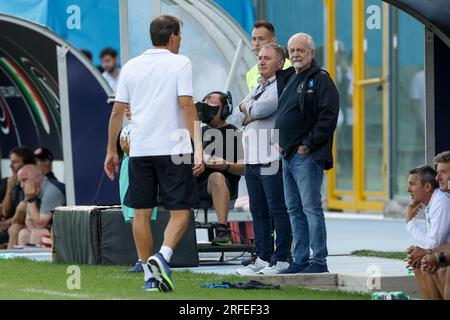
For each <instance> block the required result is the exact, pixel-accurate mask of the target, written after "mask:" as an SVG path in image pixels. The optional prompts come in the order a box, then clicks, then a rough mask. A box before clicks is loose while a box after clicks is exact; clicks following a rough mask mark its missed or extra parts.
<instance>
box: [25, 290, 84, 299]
mask: <svg viewBox="0 0 450 320" xmlns="http://www.w3.org/2000/svg"><path fill="white" fill-rule="evenodd" d="M21 291H23V292H33V293H44V294H48V295H53V296H62V297H72V298H89V295H87V294H78V293H67V292H59V291H50V290H41V289H34V288H27V289H22V290H21Z"/></svg>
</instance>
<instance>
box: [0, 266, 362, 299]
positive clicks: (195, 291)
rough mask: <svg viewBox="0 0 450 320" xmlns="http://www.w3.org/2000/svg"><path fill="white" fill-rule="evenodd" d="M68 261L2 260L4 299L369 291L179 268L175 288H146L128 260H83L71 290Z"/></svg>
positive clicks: (304, 295) (330, 295) (336, 295)
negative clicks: (248, 284)
mask: <svg viewBox="0 0 450 320" xmlns="http://www.w3.org/2000/svg"><path fill="white" fill-rule="evenodd" d="M67 269H68V265H61V264H52V263H48V262H33V261H29V260H24V259H14V260H0V299H45V300H47V299H57V300H65V299H83V300H92V299H101V300H107V299H135V300H141V299H152V300H159V299H165V300H175V299H179V300H185V299H192V300H241V299H248V300H254V299H257V300H272V299H273V300H323V299H326V300H336V299H341V300H361V299H370V296H369V295H365V294H352V293H344V292H338V291H319V290H311V289H304V288H297V287H289V286H288V287H282V289H281V290H236V289H204V288H201V287H200V286H201V285H202V284H204V283H211V282H215V283H219V282H221V281H230V282H242V281H244V279H243V278H240V277H237V276H222V275H215V274H196V273H192V272H187V271H182V272H174V281H175V286H176V287H175V291H174V292H171V293H146V292H143V290H142V285H143V276H142V274H129V273H126V272H124V270H126V267H123V266H80V284H81V289H80V290H69V289H68V288H67V282H68V280H69V283H70V277H71V275H72V273H67Z"/></svg>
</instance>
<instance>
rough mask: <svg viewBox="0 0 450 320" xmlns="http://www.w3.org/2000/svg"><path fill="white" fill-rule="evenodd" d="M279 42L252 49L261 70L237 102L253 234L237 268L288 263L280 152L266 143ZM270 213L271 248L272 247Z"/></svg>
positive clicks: (280, 59) (264, 270) (257, 269)
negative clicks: (247, 255) (249, 252)
mask: <svg viewBox="0 0 450 320" xmlns="http://www.w3.org/2000/svg"><path fill="white" fill-rule="evenodd" d="M284 62H285V53H284V48H283V47H281V46H279V45H277V44H267V45H265V46H263V47H262V49H261V50H260V52H259V54H258V70H259V72H260V74H261V78H260V79H259V85H257V86H256V87H255V88H253V90H252V91H251V92H250V94H249V95H248V96H247V98H246V99H245V100H244V101H243V102H242V103H241V104H240V106H239V108H240V110H241V112H243V113H244V114H245V120H244V125H245V129H244V134H243V138H242V139H243V145H244V158H245V181H246V183H247V190H248V195H249V200H250V211H251V213H252V218H253V230H254V234H255V246H256V255H257V258H256V260H255V261H254V262H253V263H251V264H249V265H247V266H246V267H244V268H240V269H237V270H236V271H237V273H238V274H243V275H248V274H256V273H261V274H276V273H279V272H281V271H284V270H286V269H287V268H288V267H289V263H288V256H289V254H290V249H291V243H292V240H291V235H292V231H291V222H290V219H289V215H288V213H287V208H286V204H285V201H284V192H283V177H282V170H281V161H280V154H279V152H277V151H276V150H275V148H274V147H273V146H272V141H271V137H272V133H273V129H274V127H275V118H276V112H277V109H278V88H277V78H276V72H277V71H278V70H281V69H282V68H283V65H284ZM272 218H273V222H274V227H275V234H276V237H275V247H276V248H275V251H274V252H272V235H271V233H272Z"/></svg>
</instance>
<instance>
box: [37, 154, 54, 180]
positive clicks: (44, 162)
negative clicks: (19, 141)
mask: <svg viewBox="0 0 450 320" xmlns="http://www.w3.org/2000/svg"><path fill="white" fill-rule="evenodd" d="M34 156H35V157H36V165H37V166H38V168H39V169H41V171H42V173H43V174H44V175H45V176H46V177H47V178H49V179H54V180H58V179H57V178H56V176H55V174H54V173H53V153H52V152H51V151H50V150H49V149H47V148H37V149H36V150H34Z"/></svg>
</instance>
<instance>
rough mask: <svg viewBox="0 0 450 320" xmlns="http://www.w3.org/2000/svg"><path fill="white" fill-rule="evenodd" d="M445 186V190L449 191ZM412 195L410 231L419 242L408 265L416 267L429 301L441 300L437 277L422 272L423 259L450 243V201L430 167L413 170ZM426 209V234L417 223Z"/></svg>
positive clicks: (407, 217)
mask: <svg viewBox="0 0 450 320" xmlns="http://www.w3.org/2000/svg"><path fill="white" fill-rule="evenodd" d="M446 189H447V188H446V187H445V191H446ZM408 192H409V193H410V194H411V199H412V201H411V204H410V205H409V206H408V207H407V209H406V229H407V230H408V232H409V233H410V234H411V235H412V236H413V238H414V239H415V240H416V241H417V242H418V243H419V245H420V247H417V246H414V247H410V248H409V249H408V265H409V266H411V267H413V268H414V274H415V276H416V279H417V282H418V284H419V287H420V289H421V291H422V294H423V296H424V297H425V298H429V299H435V298H438V296H437V294H436V292H437V291H436V290H434V289H433V288H436V284H435V280H434V279H433V278H434V276H433V275H430V274H426V273H424V272H422V271H421V269H420V267H421V261H422V258H423V257H424V256H425V255H427V254H429V253H430V252H431V251H432V250H433V249H435V248H438V247H442V246H444V245H446V244H450V198H449V197H448V196H447V195H446V194H445V192H442V190H440V189H439V183H438V181H437V180H436V171H435V170H434V169H433V168H432V167H430V166H421V167H418V168H415V169H412V170H410V172H409V177H408ZM421 209H424V213H425V219H426V231H424V230H423V228H422V226H421V225H420V224H419V222H418V221H417V220H416V218H415V217H416V215H417V214H418V213H419V212H420V211H421Z"/></svg>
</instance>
